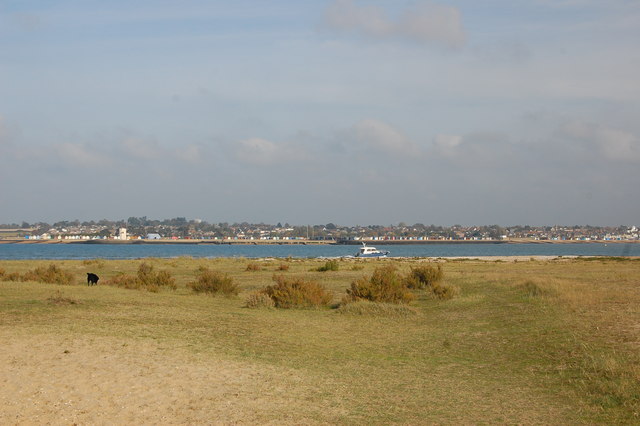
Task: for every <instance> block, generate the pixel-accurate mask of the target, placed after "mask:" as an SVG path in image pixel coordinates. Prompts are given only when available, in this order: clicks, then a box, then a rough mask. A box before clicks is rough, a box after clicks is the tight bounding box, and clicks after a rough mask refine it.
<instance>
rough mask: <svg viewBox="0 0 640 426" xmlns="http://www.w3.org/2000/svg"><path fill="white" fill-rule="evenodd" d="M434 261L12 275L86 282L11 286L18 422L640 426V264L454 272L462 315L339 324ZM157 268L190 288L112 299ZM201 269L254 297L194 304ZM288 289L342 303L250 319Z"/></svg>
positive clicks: (89, 267)
mask: <svg viewBox="0 0 640 426" xmlns="http://www.w3.org/2000/svg"><path fill="white" fill-rule="evenodd" d="M424 261H425V260H421V259H407V260H393V259H386V260H371V261H362V260H359V261H358V260H343V261H340V262H339V269H338V270H337V271H326V272H320V271H318V268H320V267H321V266H322V265H323V264H324V262H323V261H320V260H291V259H275V260H247V259H193V258H177V259H141V260H131V261H115V260H114V261H111V260H101V259H96V260H91V261H0V272H3V274H4V276H5V277H7V276H9V275H10V274H12V273H14V275H15V273H18V274H24V273H25V272H27V271H30V270H34V269H35V268H37V267H39V266H45V267H46V266H48V265H50V264H52V263H54V264H55V265H57V266H59V267H60V268H61V269H63V270H64V271H67V272H70V273H71V274H72V275H73V276H74V277H76V280H75V283H74V284H72V285H57V284H46V283H42V282H35V281H24V282H23V281H0V339H1V340H0V341H2V342H3V356H4V358H5V359H4V360H3V362H2V363H1V364H0V365H1V366H0V406H2V407H4V408H3V410H0V423H2V424H13V423H18V424H27V423H53V424H72V423H234V422H235V423H272V424H282V423H295V424H314V423H360V424H362V423H367V424H371V423H373V424H375V423H378V424H380V423H404V424H424V423H449V424H451V423H518V424H523V423H524V424H531V423H546V424H550V423H554V424H567V423H571V424H575V423H589V424H593V423H640V326H639V324H640V261H638V260H633V259H616V258H610V259H595V260H588V259H575V260H563V259H558V260H553V261H536V260H531V261H524V262H523V261H520V262H508V261H507V262H485V261H451V260H450V261H444V260H441V262H442V266H443V268H444V273H445V278H444V281H445V283H446V284H447V285H451V286H454V287H455V288H456V289H457V290H458V291H457V294H456V296H455V297H454V298H453V299H451V300H437V299H435V298H432V297H429V296H428V295H427V293H426V292H424V291H416V296H417V297H416V299H415V300H414V301H413V302H411V304H410V306H409V308H408V309H398V308H397V307H394V306H385V305H376V309H344V308H337V306H338V305H339V303H340V301H341V300H342V298H343V296H344V295H345V290H346V289H347V288H348V287H349V286H350V284H351V282H352V281H354V280H355V279H357V278H359V277H362V276H368V275H371V273H372V272H373V270H374V268H375V267H377V266H380V265H381V264H388V263H393V264H395V265H397V266H398V268H399V270H400V271H401V272H405V273H406V272H408V271H409V270H410V268H411V267H412V266H416V265H417V264H419V263H421V262H424ZM142 262H146V263H148V264H150V265H152V266H153V267H154V270H156V271H159V270H167V271H169V272H170V273H171V275H172V276H173V277H174V278H175V281H176V284H177V290H170V289H164V288H162V289H161V290H160V291H159V292H148V291H143V290H128V289H124V288H118V287H112V286H108V285H104V283H105V282H106V281H108V280H109V279H110V278H113V277H115V276H116V275H118V274H121V273H127V274H135V273H136V271H137V269H138V267H139V265H140V263H142ZM201 267H207V268H209V269H211V270H216V271H220V272H223V273H226V274H228V275H229V276H231V277H232V278H233V279H234V282H235V283H237V284H238V286H239V288H240V293H239V294H238V295H237V296H231V297H224V296H211V295H204V294H195V293H193V292H192V291H190V290H189V289H188V286H187V284H188V283H190V282H192V281H194V279H195V277H196V275H197V273H198V270H199V268H201ZM87 272H94V273H97V274H98V275H99V276H100V284H99V285H98V286H93V287H87V286H86V281H85V280H86V273H87ZM273 274H279V275H286V276H291V277H298V276H304V277H305V278H307V279H314V280H317V281H318V282H320V283H321V284H322V285H324V286H325V287H326V288H327V289H329V290H330V291H331V292H332V294H333V296H334V303H333V304H332V306H330V307H327V308H319V309H274V308H271V309H267V308H258V309H249V308H246V307H245V300H246V299H247V296H248V295H249V294H251V293H252V292H254V291H255V290H257V289H261V288H263V287H265V286H267V285H270V284H273V281H272V276H273ZM365 307H366V306H365Z"/></svg>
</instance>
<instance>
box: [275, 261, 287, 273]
mask: <svg viewBox="0 0 640 426" xmlns="http://www.w3.org/2000/svg"><path fill="white" fill-rule="evenodd" d="M277 270H278V271H288V270H289V265H287V264H286V263H281V264H280V266H278V269H277Z"/></svg>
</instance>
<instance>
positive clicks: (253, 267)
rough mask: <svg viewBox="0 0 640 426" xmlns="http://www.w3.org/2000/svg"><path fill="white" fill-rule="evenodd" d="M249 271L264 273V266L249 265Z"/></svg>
mask: <svg viewBox="0 0 640 426" xmlns="http://www.w3.org/2000/svg"><path fill="white" fill-rule="evenodd" d="M246 270H247V271H262V266H260V264H258V263H249V264H248V265H247V269H246Z"/></svg>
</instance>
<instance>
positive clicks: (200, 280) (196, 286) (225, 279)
mask: <svg viewBox="0 0 640 426" xmlns="http://www.w3.org/2000/svg"><path fill="white" fill-rule="evenodd" d="M187 287H189V288H190V289H191V290H193V291H194V292H196V293H209V294H211V295H214V294H217V293H222V294H224V295H226V296H230V295H237V294H238V292H239V289H238V286H237V285H236V284H235V283H234V282H233V278H232V277H230V276H228V275H227V274H223V273H221V272H218V271H212V270H210V269H208V268H200V269H199V270H198V276H197V278H196V280H195V281H194V282H191V283H189V284H187Z"/></svg>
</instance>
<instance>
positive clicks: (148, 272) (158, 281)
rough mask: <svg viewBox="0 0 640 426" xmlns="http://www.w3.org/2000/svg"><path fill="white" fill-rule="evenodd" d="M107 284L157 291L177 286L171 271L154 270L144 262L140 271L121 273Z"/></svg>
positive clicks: (139, 267)
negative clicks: (131, 273) (128, 273)
mask: <svg viewBox="0 0 640 426" xmlns="http://www.w3.org/2000/svg"><path fill="white" fill-rule="evenodd" d="M107 285H112V286H116V287H122V288H126V289H131V290H140V289H144V290H147V291H151V292H153V293H156V292H158V291H159V290H160V288H161V287H168V288H170V289H171V290H175V289H176V288H177V286H176V282H175V278H173V276H172V275H171V273H170V272H169V271H159V272H154V270H153V266H152V265H149V264H148V263H146V262H142V263H141V264H140V265H139V266H138V273H137V274H136V275H135V276H133V275H127V274H120V275H116V276H115V277H113V278H111V279H110V280H108V281H107Z"/></svg>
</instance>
